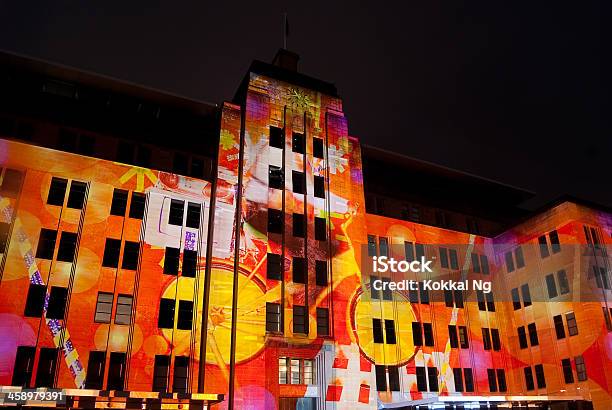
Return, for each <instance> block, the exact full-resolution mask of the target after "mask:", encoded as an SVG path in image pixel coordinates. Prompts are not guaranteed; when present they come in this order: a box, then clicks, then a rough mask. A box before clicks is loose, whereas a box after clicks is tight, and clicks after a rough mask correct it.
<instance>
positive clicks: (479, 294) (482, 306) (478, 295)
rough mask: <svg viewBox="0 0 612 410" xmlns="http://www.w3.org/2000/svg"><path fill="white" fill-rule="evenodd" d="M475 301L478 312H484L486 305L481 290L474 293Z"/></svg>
mask: <svg viewBox="0 0 612 410" xmlns="http://www.w3.org/2000/svg"><path fill="white" fill-rule="evenodd" d="M476 300H477V301H478V310H482V311H486V310H487V304H486V302H485V298H484V292H483V291H482V290H477V291H476Z"/></svg>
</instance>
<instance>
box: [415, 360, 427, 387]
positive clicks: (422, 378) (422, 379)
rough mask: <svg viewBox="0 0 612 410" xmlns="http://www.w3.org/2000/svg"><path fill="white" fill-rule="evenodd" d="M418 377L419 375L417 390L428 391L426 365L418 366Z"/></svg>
mask: <svg viewBox="0 0 612 410" xmlns="http://www.w3.org/2000/svg"><path fill="white" fill-rule="evenodd" d="M416 377H417V390H418V391H427V376H426V373H425V368H424V367H420V366H417V368H416Z"/></svg>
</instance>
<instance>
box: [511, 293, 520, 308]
mask: <svg viewBox="0 0 612 410" xmlns="http://www.w3.org/2000/svg"><path fill="white" fill-rule="evenodd" d="M511 293H512V307H513V308H514V310H519V309H520V308H521V298H520V297H519V291H518V288H514V289H512V291H511Z"/></svg>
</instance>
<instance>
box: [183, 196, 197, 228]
mask: <svg viewBox="0 0 612 410" xmlns="http://www.w3.org/2000/svg"><path fill="white" fill-rule="evenodd" d="M200 208H201V207H200V204H197V203H194V202H188V203H187V220H186V221H185V226H187V227H188V228H194V229H199V228H200Z"/></svg>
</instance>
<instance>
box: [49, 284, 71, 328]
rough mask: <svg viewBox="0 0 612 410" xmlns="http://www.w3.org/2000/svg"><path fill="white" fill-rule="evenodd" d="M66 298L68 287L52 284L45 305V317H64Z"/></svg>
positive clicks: (59, 318)
mask: <svg viewBox="0 0 612 410" xmlns="http://www.w3.org/2000/svg"><path fill="white" fill-rule="evenodd" d="M67 298H68V289H67V288H62V287H59V286H52V287H51V293H50V294H49V305H48V307H47V315H46V316H47V319H58V320H61V319H63V318H64V311H65V309H66V299H67Z"/></svg>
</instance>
